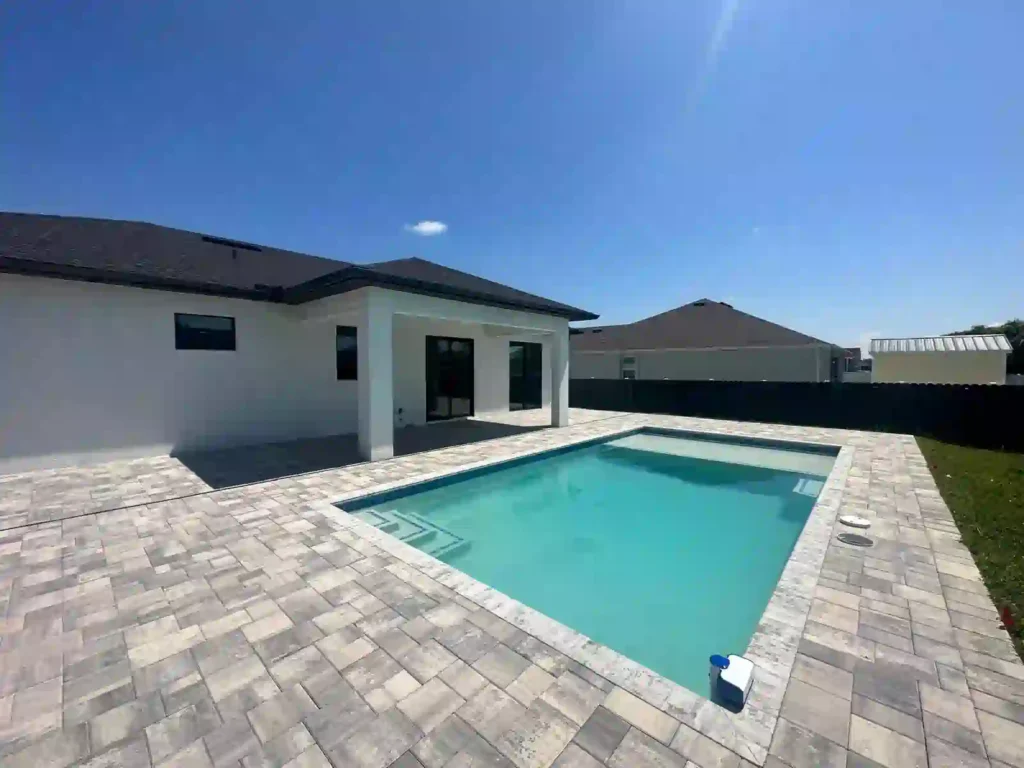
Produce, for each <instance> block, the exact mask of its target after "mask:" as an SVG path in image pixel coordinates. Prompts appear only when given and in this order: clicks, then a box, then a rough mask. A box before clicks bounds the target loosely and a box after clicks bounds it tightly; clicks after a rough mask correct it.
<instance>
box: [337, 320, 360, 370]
mask: <svg viewBox="0 0 1024 768" xmlns="http://www.w3.org/2000/svg"><path fill="white" fill-rule="evenodd" d="M337 353H338V381H355V380H356V378H357V374H358V372H359V353H358V347H357V346H356V329H355V328H354V327H353V326H350V325H339V326H338V335H337Z"/></svg>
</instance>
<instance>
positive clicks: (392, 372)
mask: <svg viewBox="0 0 1024 768" xmlns="http://www.w3.org/2000/svg"><path fill="white" fill-rule="evenodd" d="M299 311H300V312H301V313H302V320H303V322H305V323H307V324H310V325H317V324H333V325H337V326H339V327H345V328H349V329H355V339H356V345H355V346H356V351H357V361H356V368H357V370H358V375H357V376H356V377H355V378H356V390H357V392H356V394H357V397H356V398H355V405H356V411H357V422H358V428H357V430H356V434H357V436H358V450H359V455H360V456H361V457H362V458H363V459H366V460H369V461H376V460H380V459H387V458H390V457H392V456H394V455H396V453H398V452H399V448H398V447H396V434H398V433H397V432H396V428H402V427H408V426H421V425H425V424H427V423H428V422H433V421H438V420H445V419H452V418H460V417H466V416H476V417H480V418H482V419H487V420H490V421H495V420H497V421H502V420H503V419H504V417H505V416H507V415H508V414H509V413H510V412H512V411H513V410H514V407H515V406H514V404H513V405H512V406H510V387H511V380H510V350H511V347H512V346H513V345H520V346H523V347H533V348H534V349H535V350H536V352H537V354H536V355H532V356H531V359H533V360H534V361H535V362H536V363H537V365H536V369H535V371H534V374H533V378H534V380H535V382H534V383H535V384H536V385H537V387H539V391H538V392H537V397H536V401H535V402H533V403H532V405H533V406H535V407H538V408H540V409H541V410H545V411H546V412H547V413H548V414H549V416H548V418H547V419H545V423H546V424H549V425H550V426H554V427H564V426H568V424H569V326H568V320H567V319H566V318H564V317H556V316H553V315H551V314H543V313H540V312H536V313H535V312H529V311H523V310H521V309H510V308H504V307H500V306H493V305H485V304H476V303H471V302H467V301H452V300H449V299H444V298H438V297H435V296H425V295H420V294H417V293H405V292H401V293H400V292H396V291H389V290H385V289H380V288H366V289H362V290H359V291H354V292H351V293H345V294H342V295H333V296H327V297H325V298H323V299H320V300H317V301H313V302H310V303H308V304H306V305H304V306H303V307H302V308H301V309H300V310H299ZM432 345H433V346H432ZM456 349H457V350H458V352H459V355H460V359H459V360H458V361H451V362H449V361H447V360H446V358H445V357H444V355H451V353H452V352H453V351H454V350H456ZM438 350H439V351H438ZM432 353H433V354H432Z"/></svg>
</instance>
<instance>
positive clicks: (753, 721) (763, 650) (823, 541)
mask: <svg viewBox="0 0 1024 768" xmlns="http://www.w3.org/2000/svg"><path fill="white" fill-rule="evenodd" d="M614 421H615V423H614V424H608V425H607V427H608V428H607V429H606V430H605V429H602V430H599V431H600V434H597V435H595V434H593V433H592V432H591V433H588V434H586V435H584V436H582V437H578V438H576V439H570V440H567V441H566V442H564V443H562V444H560V445H557V446H545V447H541V448H538V449H534V450H527V451H523V452H519V453H516V454H514V455H509V456H502V457H494V458H489V459H486V460H483V461H480V462H474V463H472V464H465V465H462V466H460V467H457V468H447V469H445V470H441V471H437V472H430V473H425V474H423V475H419V476H416V477H412V478H403V479H402V480H399V481H394V482H388V483H381V484H378V485H374V486H370V487H367V488H362V489H360V490H358V491H354V492H351V493H347V494H343V495H340V496H339V497H337V498H336V499H334V500H333V501H331V502H318V503H317V505H316V506H317V509H318V511H320V512H321V513H322V514H324V515H325V516H326V517H328V518H330V519H332V520H333V521H335V522H336V523H337V524H339V525H340V526H341V527H342V528H344V529H348V530H351V531H352V532H353V533H355V534H356V535H358V536H359V537H360V538H362V539H365V540H367V541H368V542H369V543H371V544H373V545H374V546H376V547H379V548H380V549H381V550H383V551H385V552H387V553H388V554H389V555H392V556H393V557H395V558H397V559H398V560H400V561H401V562H402V563H404V564H405V565H407V566H409V567H411V568H414V569H416V570H417V571H419V572H420V573H422V574H423V575H424V576H427V577H428V578H431V579H433V580H435V581H437V582H438V583H440V584H442V585H444V586H445V587H448V588H449V589H451V590H452V591H454V592H455V593H456V594H458V595H460V596H462V597H463V598H465V599H467V600H470V601H472V602H473V603H474V604H476V605H478V606H480V607H482V608H485V609H487V610H489V611H490V612H492V613H494V614H495V615H497V616H498V617H500V618H502V619H504V620H505V621H507V622H509V623H510V624H512V625H513V626H515V627H518V628H519V629H521V630H523V631H524V632H526V633H527V634H529V635H532V636H533V637H536V638H537V639H539V640H541V641H542V642H544V643H546V644H548V645H550V646H551V647H552V648H554V649H555V650H557V651H559V652H561V653H563V654H565V655H566V656H568V657H569V658H570V659H572V660H574V661H576V662H578V663H580V664H582V665H583V666H584V667H586V668H587V669H589V670H591V671H592V672H594V673H596V674H598V675H600V676H602V677H604V678H605V679H607V680H608V681H610V682H611V683H613V684H615V685H617V686H619V687H620V688H622V689H623V690H625V691H628V692H629V693H631V694H633V695H635V696H637V697H638V698H640V699H642V700H643V701H644V702H646V703H648V704H650V705H651V706H653V707H655V708H657V709H658V710H660V711H661V712H664V713H665V714H667V715H669V716H671V717H672V718H673V719H675V720H677V721H679V722H680V723H683V724H684V725H686V726H689V727H690V728H693V729H694V730H696V731H697V732H699V733H701V734H703V735H704V736H706V737H708V738H710V739H712V740H713V741H715V742H717V743H718V744H720V745H722V746H724V747H726V748H728V749H730V750H732V751H733V752H735V753H736V754H738V755H739V756H740V757H742V758H744V759H746V760H750V761H752V762H754V763H756V764H758V765H762V764H763V763H764V762H765V760H766V759H767V755H768V748H769V745H770V744H771V740H772V735H773V733H774V731H775V725H776V723H777V721H778V719H779V713H780V711H781V708H782V700H783V697H784V695H785V692H786V686H787V685H788V683H789V679H790V676H791V673H792V670H793V666H794V664H795V661H796V654H797V648H798V646H799V644H800V638H801V636H802V634H803V630H804V625H805V623H806V621H807V617H808V615H809V613H810V607H811V601H812V598H813V595H814V591H815V588H816V586H817V582H818V577H819V574H820V572H821V568H822V564H823V563H824V559H825V553H826V550H827V549H828V545H829V541H830V539H831V536H832V531H833V527H834V525H835V522H836V517H837V515H838V512H839V504H840V499H841V497H842V493H843V489H844V488H845V486H846V481H847V478H848V476H849V472H850V468H851V467H852V465H853V457H854V452H855V451H856V448H855V447H854V446H851V445H837V444H836V442H835V441H829V440H827V439H822V440H803V439H799V438H796V439H790V438H788V437H781V438H780V437H777V436H776V437H765V436H761V435H757V434H755V433H752V432H744V431H738V432H737V431H733V430H729V431H725V430H722V431H716V430H712V429H709V430H706V431H705V430H693V429H678V428H673V427H672V426H671V425H666V424H663V423H662V424H659V423H656V422H657V421H658V419H655V418H651V417H645V416H641V415H630V416H624V417H622V418H621V419H615V420H614ZM645 427H650V428H652V429H656V430H658V431H659V432H663V433H664V432H675V433H678V434H680V435H681V436H700V435H708V436H709V437H714V438H721V437H726V438H728V437H734V438H739V439H751V440H754V441H757V440H764V441H766V442H772V443H775V444H788V445H790V446H792V447H802V446H806V447H808V448H813V449H816V450H820V449H821V448H822V446H829V447H833V448H835V447H837V448H839V453H838V455H837V456H836V461H835V464H834V465H833V467H832V470H831V471H830V472H829V475H828V477H827V478H826V480H825V484H824V486H823V488H822V490H821V493H820V494H819V496H818V500H817V501H816V502H815V505H814V506H813V507H812V509H811V512H810V515H809V516H808V519H807V522H806V523H805V525H804V528H803V530H802V531H801V534H800V536H799V538H798V539H797V542H796V545H795V546H794V548H793V551H792V552H791V554H790V557H789V559H788V560H787V562H786V565H785V567H784V569H783V572H782V575H781V576H780V578H779V581H778V584H777V585H776V588H775V590H774V591H773V593H772V596H771V598H770V599H769V601H768V605H767V606H766V607H765V610H764V613H763V614H762V616H761V620H760V622H759V623H758V627H757V629H756V630H755V632H754V635H753V637H752V638H751V640H750V643H749V645H748V646H747V649H746V651H745V654H744V655H746V656H747V657H748V658H749V659H751V661H753V662H754V663H755V664H756V667H757V673H756V675H755V682H754V685H753V688H752V690H751V693H750V696H749V698H748V700H747V704H746V706H745V707H744V708H743V709H742V710H741V711H740V712H738V713H734V712H730V711H728V710H726V709H724V708H722V707H721V706H719V705H717V704H714V703H713V702H711V701H709V700H708V699H706V698H704V697H702V696H700V695H699V694H697V693H694V692H693V691H690V690H689V689H687V688H685V687H683V686H681V685H679V684H678V683H675V682H673V681H671V680H669V679H668V678H665V677H663V676H662V675H659V674H658V673H656V672H654V671H652V670H650V669H648V668H647V667H645V666H643V665H642V664H640V663H638V662H636V661H634V660H632V659H630V658H628V657H626V656H624V655H622V654H620V653H618V652H617V651H614V650H612V649H611V648H608V647H607V646H604V645H601V644H600V643H596V642H594V641H593V640H591V639H590V638H588V637H587V636H585V635H583V634H581V633H580V632H577V631H576V630H574V629H572V628H570V627H567V626H565V625H564V624H561V623H560V622H558V621H555V620H554V619H551V618H550V617H548V616H546V615H544V614H542V613H540V612H539V611H536V610H534V609H533V608H530V607H529V606H527V605H525V604H523V603H521V602H519V601H518V600H515V599H513V598H511V597H509V596H508V595H505V594H504V593H502V592H499V591H498V590H496V589H493V588H492V587H489V586H488V585H486V584H484V583H482V582H480V581H477V580H476V579H474V578H473V577H471V576H469V575H468V574H465V573H463V572H462V571H459V570H458V569H456V568H452V567H451V566H448V565H446V564H445V563H443V562H441V561H439V560H437V559H436V558H434V557H432V556H430V555H428V554H426V553H424V552H421V551H420V550H418V549H416V548H414V547H412V546H410V545H408V544H406V543H404V542H402V541H400V540H399V539H396V538H395V537H393V536H391V535H390V534H388V533H384V532H383V531H380V530H379V529H377V528H375V527H374V526H372V525H370V524H369V523H366V522H363V521H362V520H359V519H358V518H355V517H353V516H352V515H349V514H347V513H345V512H344V511H342V509H340V508H339V507H338V506H335V505H344V502H345V501H349V500H355V499H359V498H363V497H366V496H370V495H377V494H380V493H386V492H389V491H396V490H400V489H404V488H409V487H413V486H417V485H421V484H424V483H430V482H432V481H434V480H439V479H444V478H450V477H455V476H458V475H462V474H466V473H469V472H473V471H475V470H480V469H486V468H489V467H495V466H497V465H501V464H506V463H509V462H514V461H517V460H522V459H527V458H531V457H536V456H541V455H544V454H548V453H559V452H562V451H564V450H566V449H571V448H575V447H579V446H581V445H585V444H588V443H593V442H598V441H602V440H605V439H608V438H614V437H619V436H624V435H628V434H631V433H635V432H636V431H638V430H639V429H643V428H645Z"/></svg>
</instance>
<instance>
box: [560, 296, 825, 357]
mask: <svg viewBox="0 0 1024 768" xmlns="http://www.w3.org/2000/svg"><path fill="white" fill-rule="evenodd" d="M569 339H570V345H571V347H572V350H573V351H574V352H613V351H642V350H661V349H712V348H744V347H793V346H811V345H828V346H831V345H830V344H829V343H828V342H826V341H822V340H821V339H816V338H814V337H813V336H808V335H806V334H803V333H800V332H799V331H794V330H791V329H789V328H786V327H784V326H781V325H777V324H776V323H772V322H769V321H768V320H762V319H761V318H759V317H754V316H753V315H748V314H747V313H746V312H740V311H739V310H736V309H733V308H732V307H731V306H730V305H728V304H724V303H722V302H717V301H711V300H710V299H701V300H699V301H694V302H691V303H689V304H684V305H683V306H681V307H676V308H675V309H670V310H669V311H667V312H662V313H661V314H658V315H653V316H652V317H647V318H644V319H643V320H637V321H636V322H635V323H628V324H626V325H607V326H595V327H592V328H574V329H573V332H572V334H571V335H570V337H569Z"/></svg>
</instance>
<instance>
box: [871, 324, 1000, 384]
mask: <svg viewBox="0 0 1024 768" xmlns="http://www.w3.org/2000/svg"><path fill="white" fill-rule="evenodd" d="M1011 351H1012V348H1011V347H1010V342H1009V341H1007V340H1006V337H1005V336H1003V335H1002V334H979V335H977V336H929V337H925V338H912V339H872V340H871V357H872V359H873V360H874V368H873V369H872V373H871V382H872V383H873V384H887V383H896V382H904V383H908V384H1005V383H1006V359H1007V357H1008V356H1009V355H1010V352H1011Z"/></svg>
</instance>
